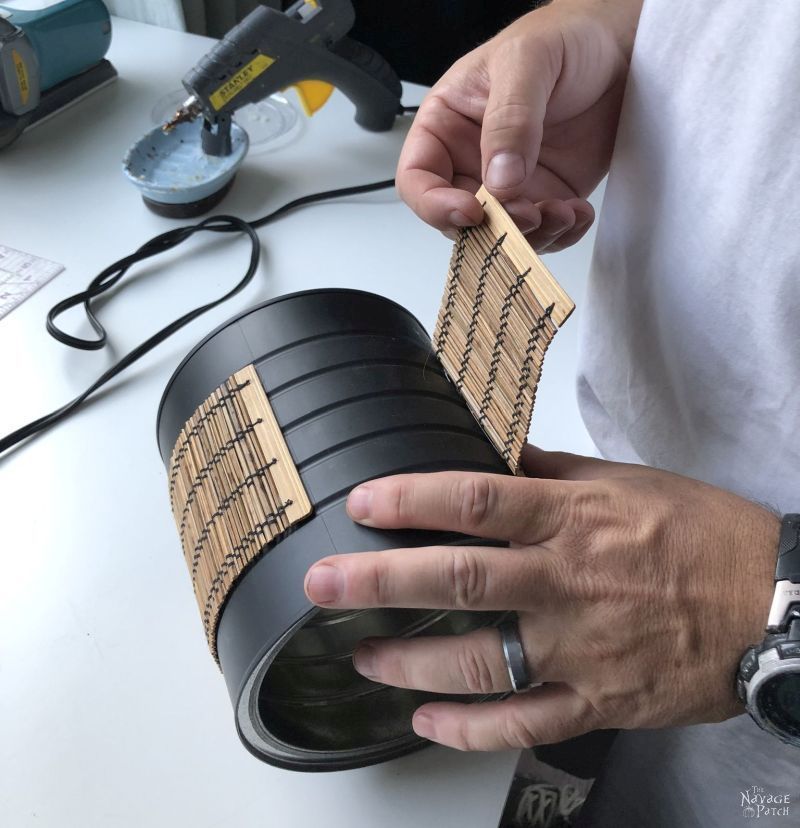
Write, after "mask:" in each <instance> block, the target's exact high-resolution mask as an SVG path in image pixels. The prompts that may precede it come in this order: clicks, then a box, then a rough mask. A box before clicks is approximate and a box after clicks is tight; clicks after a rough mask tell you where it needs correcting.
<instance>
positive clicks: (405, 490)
mask: <svg viewBox="0 0 800 828" xmlns="http://www.w3.org/2000/svg"><path fill="white" fill-rule="evenodd" d="M412 486H413V484H412V483H411V481H410V480H408V479H401V480H394V481H392V483H391V485H390V486H389V490H388V492H387V493H386V495H387V496H386V509H387V518H388V522H389V523H390V525H397V526H405V525H406V524H407V522H408V521H409V519H410V518H411V517H412V514H413V502H414V498H413V491H412Z"/></svg>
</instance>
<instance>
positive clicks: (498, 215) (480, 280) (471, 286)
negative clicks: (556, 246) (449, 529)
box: [433, 188, 575, 474]
mask: <svg viewBox="0 0 800 828" xmlns="http://www.w3.org/2000/svg"><path fill="white" fill-rule="evenodd" d="M477 198H478V200H479V201H480V202H481V203H482V204H483V207H484V221H483V223H482V224H481V225H479V226H478V227H467V228H464V229H463V230H462V231H460V233H459V236H458V240H457V241H456V244H455V247H454V248H453V255H452V257H451V260H450V271H449V274H448V279H447V284H446V286H445V292H444V297H443V298H442V304H441V307H440V309H439V317H438V319H437V323H436V330H435V332H434V337H433V344H434V349H435V351H436V355H437V356H438V357H439V359H440V361H441V362H442V364H443V366H444V368H445V370H446V371H447V374H448V376H449V377H450V379H451V380H452V381H453V382H454V383H455V384H456V387H457V388H458V390H459V391H460V392H461V395H462V396H463V397H464V400H465V401H466V403H467V405H468V406H469V409H470V411H471V412H472V413H473V415H474V416H475V418H476V419H477V421H478V423H479V424H480V426H481V427H482V428H483V430H484V432H485V433H486V435H487V436H488V437H489V439H490V440H491V441H492V443H493V445H494V447H495V448H496V449H497V451H498V452H499V453H500V455H501V456H502V458H503V460H505V462H506V463H507V464H508V466H509V468H510V469H511V471H512V472H514V473H515V474H516V473H518V472H519V465H520V458H521V455H522V447H523V445H524V443H525V438H526V437H527V434H528V430H529V428H530V424H531V417H532V415H533V406H534V402H535V399H536V388H537V386H538V384H539V379H540V377H541V373H542V363H543V361H544V356H545V352H546V351H547V348H548V346H549V345H550V343H551V342H552V340H553V337H554V336H555V335H556V332H557V330H558V328H559V327H560V326H561V325H562V324H563V323H564V322H565V321H566V319H567V318H568V317H569V315H570V314H571V313H572V311H573V310H574V309H575V305H574V304H573V302H572V300H571V299H570V298H569V296H567V294H566V293H565V292H564V290H563V289H562V288H561V286H560V285H559V284H558V282H557V281H556V280H555V278H554V277H553V275H552V274H551V273H550V271H549V270H548V269H547V268H546V267H545V266H544V264H542V261H541V259H540V258H539V257H538V256H537V255H536V253H534V251H533V249H532V248H531V247H530V245H529V244H528V242H527V241H526V240H525V237H524V236H523V235H522V233H521V232H520V230H519V228H517V226H516V225H515V224H514V222H513V221H512V219H511V218H510V217H509V215H508V213H506V211H505V210H504V209H503V207H502V206H501V204H500V203H499V202H498V201H497V200H496V199H495V198H494V197H493V196H492V195H490V194H489V193H488V192H487V191H486V190H485V189H483V188H481V189H480V190H479V191H478V193H477Z"/></svg>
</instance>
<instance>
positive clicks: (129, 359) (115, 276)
mask: <svg viewBox="0 0 800 828" xmlns="http://www.w3.org/2000/svg"><path fill="white" fill-rule="evenodd" d="M404 109H407V110H408V111H413V110H414V107H405V108H404ZM393 186H394V179H386V180H385V181H375V182H373V183H370V184H361V185H357V186H354V187H340V188H339V189H336V190H325V191H324V192H319V193H311V194H310V195H306V196H301V197H300V198H296V199H294V200H293V201H290V202H288V203H287V204H284V205H282V206H281V207H278V208H277V209H276V210H273V211H272V212H271V213H268V214H267V215H265V216H262V217H261V218H259V219H256V220H255V221H249V222H248V221H245V220H244V219H241V218H237V217H236V216H226V215H220V216H211V217H209V218H206V219H203V220H202V221H200V222H197V223H196V224H188V225H185V226H183V227H176V228H174V229H172V230H168V231H167V232H166V233H161V234H160V235H158V236H156V237H155V238H152V239H150V241H148V242H146V243H145V244H143V245H142V246H141V247H140V248H139V249H138V250H136V251H134V252H133V253H131V254H130V255H128V256H125V257H124V258H122V259H119V260H118V261H116V262H114V264H112V265H109V266H108V267H107V268H106V269H105V270H103V271H102V272H101V273H99V274H98V275H97V276H96V277H95V278H94V279H92V281H91V282H90V283H89V285H88V286H87V287H86V289H85V290H82V291H80V292H79V293H76V294H75V295H74V296H70V297H68V298H66V299H63V300H62V301H61V302H58V304H56V305H54V306H53V307H52V308H51V310H50V312H49V313H48V314H47V331H48V333H49V334H50V335H51V336H53V337H54V338H55V339H57V340H58V341H59V342H62V343H63V344H64V345H68V346H69V347H71V348H78V349H80V350H84V351H97V350H100V349H101V348H103V347H105V345H106V344H107V341H108V336H107V334H106V330H105V328H104V327H103V325H102V323H101V322H100V320H99V319H98V318H97V315H96V314H95V312H94V308H93V307H92V302H93V300H95V299H96V298H97V297H98V296H100V295H102V294H103V293H105V292H106V291H107V290H110V289H111V288H112V287H114V285H116V284H117V283H118V282H119V281H120V280H121V279H122V278H123V277H124V276H125V274H126V273H127V272H128V271H129V270H130V269H131V268H132V267H133V266H134V265H136V264H138V263H139V262H143V261H145V260H146V259H150V258H152V257H153V256H159V255H161V254H162V253H165V252H166V251H168V250H172V249H173V248H174V247H177V246H178V245H179V244H182V243H183V242H185V241H186V240H187V239H189V238H191V237H192V236H194V235H195V233H202V232H211V233H243V234H244V235H245V236H247V238H248V239H249V240H250V261H249V263H248V266H247V270H246V271H245V273H244V275H243V276H242V278H241V279H240V280H239V281H238V282H237V283H236V284H235V285H234V286H233V287H232V288H231V289H230V290H229V291H228V292H227V293H225V294H224V295H223V296H220V297H219V299H215V300H213V301H212V302H208V303H207V304H205V305H200V306H199V307H197V308H195V309H194V310H190V311H189V312H188V313H185V314H184V315H183V316H180V317H179V318H178V319H176V320H175V321H174V322H171V323H170V324H169V325H167V326H166V327H164V328H162V329H161V330H160V331H158V332H157V333H154V334H153V335H152V336H151V337H149V338H148V339H146V340H145V341H144V342H142V343H141V345H138V346H137V347H135V348H134V349H133V350H132V351H130V353H128V354H126V355H125V356H124V357H122V359H120V360H119V362H117V363H116V364H114V365H112V366H111V367H110V368H109V369H108V370H107V371H105V372H104V373H103V374H101V375H100V376H99V377H98V378H97V379H96V380H95V381H94V382H93V383H92V384H91V385H90V386H89V387H88V388H87V389H86V390H85V391H83V392H82V393H80V394H78V396H77V397H75V399H73V400H70V402H68V403H67V404H66V405H63V406H61V408H57V409H56V410H55V411H51V412H50V413H49V414H46V415H45V416H43V417H39V419H37V420H34V421H33V422H30V423H28V424H27V425H24V426H22V427H21V428H18V429H17V430H16V431H13V432H11V434H7V435H6V436H5V437H2V438H0V454H2V453H4V452H6V451H8V450H9V449H10V448H12V447H13V446H16V445H18V444H19V443H21V442H22V441H23V440H26V439H28V438H29V437H32V436H33V435H34V434H39V433H40V432H42V431H45V430H47V429H49V428H51V427H52V426H54V425H56V423H59V422H61V421H62V420H64V419H66V418H67V417H69V416H70V415H71V414H74V413H75V412H76V411H77V410H78V409H79V408H80V407H81V406H82V405H83V404H84V403H85V402H86V400H88V399H89V398H90V397H91V396H92V395H93V394H94V393H95V392H96V391H98V390H99V389H100V388H102V387H103V386H104V385H105V384H106V383H108V382H109V381H110V380H112V379H114V377H116V376H117V375H118V374H121V373H122V372H123V371H124V370H125V369H126V368H129V367H130V366H131V365H133V363H134V362H136V361H137V360H139V359H141V358H142V357H143V356H144V355H145V354H147V353H149V352H150V351H152V350H153V349H154V348H157V347H158V346H159V345H160V344H161V343H162V342H164V341H165V340H167V339H169V337H171V336H172V335H173V334H174V333H176V332H177V331H179V330H180V329H181V328H183V327H185V326H186V325H188V324H189V323H190V322H192V321H194V320H195V319H197V317H198V316H202V315H203V314H204V313H206V312H207V311H210V310H211V309H212V308H215V307H217V305H221V304H222V303H223V302H227V301H228V299H231V298H232V297H234V296H235V295H236V294H237V293H239V292H240V291H242V290H243V289H244V288H245V287H247V285H248V284H250V282H251V280H252V278H253V276H255V274H256V271H257V270H258V263H259V261H260V258H261V243H260V240H259V238H258V234H257V233H256V230H257V229H258V228H260V227H264V226H265V225H267V224H270V223H271V222H273V221H275V220H276V219H278V218H280V217H281V216H284V215H286V214H287V213H290V212H292V211H293V210H297V209H299V208H301V207H305V206H307V205H309V204H315V203H317V202H319V201H328V200H330V199H334V198H343V197H345V196H353V195H360V194H361V193H371V192H375V191H376V190H385V189H388V188H389V187H393ZM77 305H83V307H84V311H85V312H86V316H87V318H88V319H89V323H90V324H91V326H92V328H93V329H94V331H95V333H96V334H97V337H96V338H95V339H83V338H81V337H78V336H73V335H72V334H69V333H67V332H66V331H64V330H62V329H61V328H59V327H58V325H57V324H56V319H57V318H58V317H59V316H60V315H61V314H62V313H64V311H66V310H69V309H70V308H74V307H76V306H77Z"/></svg>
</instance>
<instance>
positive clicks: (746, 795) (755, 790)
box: [739, 785, 792, 819]
mask: <svg viewBox="0 0 800 828" xmlns="http://www.w3.org/2000/svg"><path fill="white" fill-rule="evenodd" d="M739 795H740V796H741V798H742V801H741V805H742V816H743V817H744V818H745V819H760V818H761V817H777V816H789V809H790V806H791V804H792V803H791V801H790V799H789V794H781V793H773V792H772V791H767V790H765V789H764V788H762V787H760V786H759V785H752V786H751V787H749V788H748V789H747V790H746V791H740V792H739Z"/></svg>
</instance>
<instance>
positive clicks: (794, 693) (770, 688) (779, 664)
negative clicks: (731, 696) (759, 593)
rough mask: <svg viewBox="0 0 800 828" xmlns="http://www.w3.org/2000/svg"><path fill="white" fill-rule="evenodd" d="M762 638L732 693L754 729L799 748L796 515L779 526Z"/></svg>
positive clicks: (799, 520) (799, 533) (799, 525)
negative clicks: (769, 601)
mask: <svg viewBox="0 0 800 828" xmlns="http://www.w3.org/2000/svg"><path fill="white" fill-rule="evenodd" d="M766 633H767V634H766V636H765V638H764V640H763V641H762V642H761V643H760V644H757V645H755V646H753V647H750V648H749V649H748V650H747V652H746V653H745V654H744V656H743V658H742V660H741V662H740V664H739V674H738V676H737V678H736V692H737V695H738V696H739V698H740V699H741V701H743V702H744V703H745V705H746V706H747V712H748V713H749V714H750V715H751V716H752V717H753V719H755V721H756V722H757V724H758V725H759V726H760V727H762V728H764V730H767V731H769V732H770V733H772V734H774V735H775V736H777V737H778V738H779V739H781V741H783V742H787V743H788V744H790V745H796V746H797V747H800V514H792V515H785V516H784V518H783V521H782V523H781V534H780V541H779V543H778V565H777V567H776V568H775V594H774V596H773V598H772V608H771V609H770V611H769V618H768V620H767V629H766Z"/></svg>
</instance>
